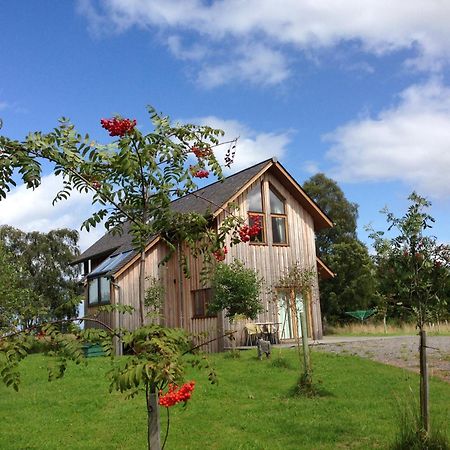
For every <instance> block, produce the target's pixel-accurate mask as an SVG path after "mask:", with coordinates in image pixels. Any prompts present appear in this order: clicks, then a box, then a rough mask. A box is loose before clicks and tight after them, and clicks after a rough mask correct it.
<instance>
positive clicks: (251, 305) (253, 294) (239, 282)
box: [208, 259, 262, 319]
mask: <svg viewBox="0 0 450 450" xmlns="http://www.w3.org/2000/svg"><path fill="white" fill-rule="evenodd" d="M211 284H212V289H213V298H212V301H211V302H210V304H209V305H208V311H209V312H210V313H218V312H219V311H222V310H226V316H227V317H235V316H238V315H242V316H244V317H248V318H249V319H256V316H257V315H258V313H259V312H260V311H261V309H262V306H261V303H260V301H259V294H260V292H261V287H262V279H261V278H259V276H258V274H257V272H256V271H255V270H253V269H247V268H246V267H245V266H244V264H243V263H242V262H241V261H239V260H237V259H235V260H234V261H233V262H232V263H231V264H223V263H222V264H217V266H216V268H215V271H214V274H213V278H212V283H211Z"/></svg>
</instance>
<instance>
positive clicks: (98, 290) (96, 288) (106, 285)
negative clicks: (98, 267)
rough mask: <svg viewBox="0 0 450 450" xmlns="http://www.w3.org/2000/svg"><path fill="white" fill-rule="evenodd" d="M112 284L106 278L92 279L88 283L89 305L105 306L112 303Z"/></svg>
mask: <svg viewBox="0 0 450 450" xmlns="http://www.w3.org/2000/svg"><path fill="white" fill-rule="evenodd" d="M110 296H111V282H110V281H109V279H108V278H106V277H98V278H92V279H91V280H89V281H88V304H89V305H90V306H95V305H104V304H106V303H109V302H110V301H111V298H110Z"/></svg>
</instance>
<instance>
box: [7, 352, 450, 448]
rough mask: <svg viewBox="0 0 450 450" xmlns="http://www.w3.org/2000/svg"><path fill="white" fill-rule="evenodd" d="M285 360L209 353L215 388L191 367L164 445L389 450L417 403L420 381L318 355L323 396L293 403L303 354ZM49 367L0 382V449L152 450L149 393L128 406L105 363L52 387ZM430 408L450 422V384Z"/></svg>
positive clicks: (37, 365) (435, 389)
mask: <svg viewBox="0 0 450 450" xmlns="http://www.w3.org/2000/svg"><path fill="white" fill-rule="evenodd" d="M278 354H279V351H278V350H277V351H275V354H274V355H273V357H272V361H274V360H275V359H276V358H277V355H278ZM282 355H283V358H284V360H285V361H286V362H287V363H288V364H289V366H290V367H288V368H281V367H277V366H276V365H274V364H273V362H272V361H269V360H263V361H258V360H257V359H256V357H255V356H256V350H255V351H246V352H242V356H241V358H240V359H230V358H226V357H224V355H213V356H212V357H211V359H212V360H213V361H214V364H215V367H216V369H217V372H218V375H219V385H218V386H211V385H210V384H208V381H207V377H206V374H204V373H203V372H199V371H197V370H195V369H193V370H191V371H190V372H189V373H188V376H187V379H195V380H196V381H197V386H196V389H195V391H194V395H193V398H192V400H191V401H190V403H189V405H188V407H187V408H183V407H181V406H180V405H178V406H176V407H173V408H172V409H171V427H170V436H169V439H168V443H167V445H166V449H168V450H170V449H196V450H197V449H224V450H231V449H270V450H273V449H314V450H315V449H344V448H345V449H347V448H352V449H353V448H354V449H356V448H359V449H363V448H386V447H387V446H388V444H389V443H390V442H391V441H392V440H393V438H394V435H395V432H396V429H397V423H398V413H399V410H400V407H399V406H398V400H402V401H403V400H405V399H409V400H411V399H412V394H411V388H412V390H413V391H414V392H416V390H417V386H418V377H417V375H415V374H412V373H409V372H406V371H403V370H401V369H396V368H393V367H388V366H384V365H382V364H378V363H375V362H372V361H368V360H363V359H359V358H356V357H350V356H342V355H340V356H338V355H331V354H322V353H313V364H314V377H315V379H316V380H318V381H320V382H321V383H320V386H321V389H322V390H323V391H326V395H324V396H322V397H316V398H292V397H291V396H290V395H289V392H290V390H291V388H292V387H293V385H294V384H295V381H296V378H297V369H296V365H297V361H298V360H297V354H296V352H295V351H294V350H284V351H283V352H282ZM47 362H48V360H47V359H46V358H45V357H43V356H39V355H33V356H31V357H30V358H28V359H27V360H26V361H25V362H24V363H23V374H24V376H23V380H22V385H21V388H20V391H19V393H16V392H14V391H13V390H12V389H7V388H6V387H4V386H3V385H0V449H2V450H16V449H23V450H25V449H39V450H46V449H49V450H50V449H55V450H60V449H68V450H71V449H98V450H104V449H134V450H135V449H145V448H146V412H145V405H144V397H143V396H138V397H136V398H135V399H133V400H125V399H124V398H123V396H122V395H120V394H117V393H114V394H109V393H108V383H107V381H106V378H105V373H106V372H107V371H108V367H109V365H108V359H106V358H93V359H91V360H89V364H88V366H87V367H86V366H70V367H69V369H68V373H67V374H66V376H65V377H64V378H63V379H61V380H58V381H54V382H51V383H49V382H47V381H46V367H47ZM431 410H432V416H433V417H434V418H435V419H436V420H437V421H438V422H439V423H441V424H448V423H450V385H448V384H445V383H443V382H440V381H437V380H432V382H431ZM161 412H162V422H163V423H164V422H165V418H166V412H165V410H162V411H161ZM164 427H165V425H164ZM164 427H163V428H164Z"/></svg>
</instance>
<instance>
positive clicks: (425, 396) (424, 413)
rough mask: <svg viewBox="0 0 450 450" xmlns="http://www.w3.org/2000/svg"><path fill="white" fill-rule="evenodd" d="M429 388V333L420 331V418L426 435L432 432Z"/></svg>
mask: <svg viewBox="0 0 450 450" xmlns="http://www.w3.org/2000/svg"><path fill="white" fill-rule="evenodd" d="M429 396H430V391H429V386H428V363H427V332H426V331H425V330H423V329H421V330H420V417H421V420H422V428H423V430H424V431H425V433H427V434H428V433H429V431H430V423H429V417H430V414H429V406H428V405H429Z"/></svg>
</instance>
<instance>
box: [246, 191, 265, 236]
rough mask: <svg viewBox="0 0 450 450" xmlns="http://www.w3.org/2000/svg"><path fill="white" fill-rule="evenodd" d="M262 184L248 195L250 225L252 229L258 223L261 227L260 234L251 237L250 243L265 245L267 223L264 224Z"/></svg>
mask: <svg viewBox="0 0 450 450" xmlns="http://www.w3.org/2000/svg"><path fill="white" fill-rule="evenodd" d="M261 188H262V186H261V184H258V185H256V186H255V187H254V188H253V189H251V190H250V191H249V193H248V196H247V199H248V223H249V226H250V227H252V226H253V225H255V223H256V222H258V224H259V226H260V227H261V229H260V231H259V233H258V234H257V235H255V236H251V238H250V243H253V244H258V243H259V244H264V243H265V242H266V235H265V222H264V211H263V201H262V192H261Z"/></svg>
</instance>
